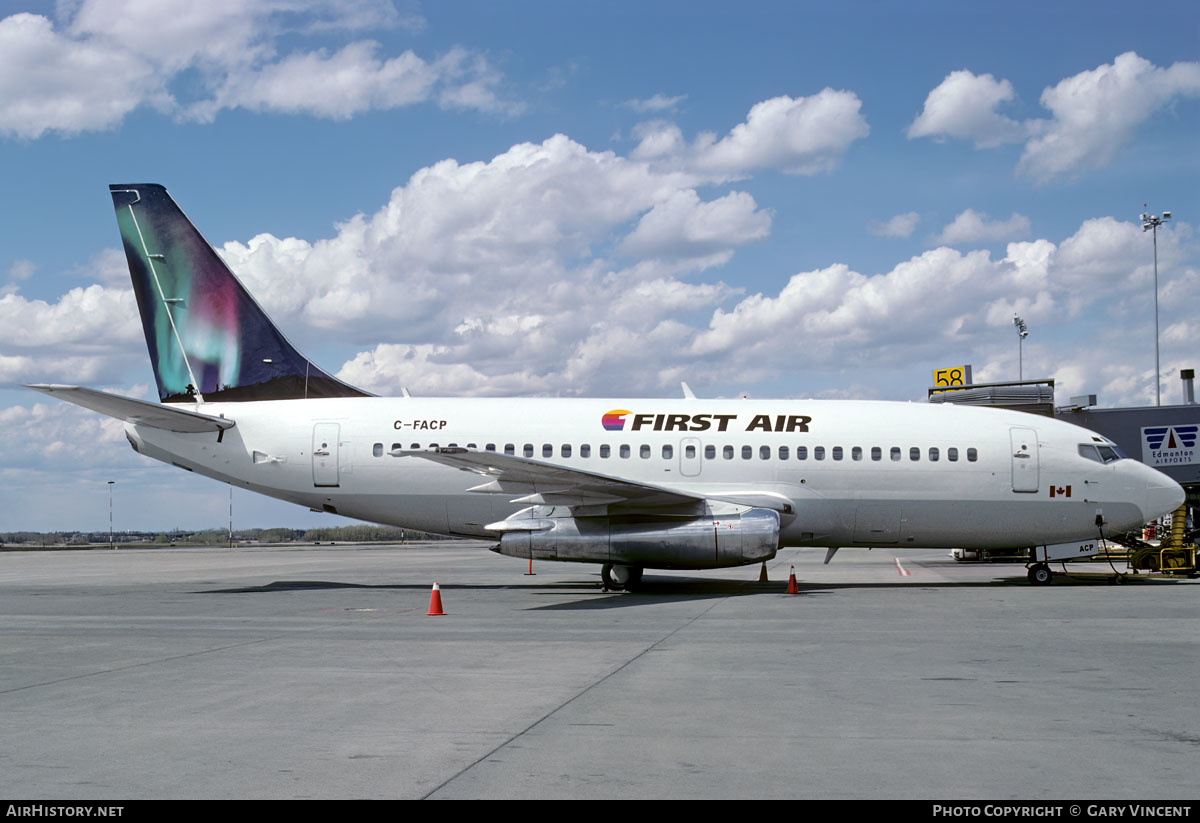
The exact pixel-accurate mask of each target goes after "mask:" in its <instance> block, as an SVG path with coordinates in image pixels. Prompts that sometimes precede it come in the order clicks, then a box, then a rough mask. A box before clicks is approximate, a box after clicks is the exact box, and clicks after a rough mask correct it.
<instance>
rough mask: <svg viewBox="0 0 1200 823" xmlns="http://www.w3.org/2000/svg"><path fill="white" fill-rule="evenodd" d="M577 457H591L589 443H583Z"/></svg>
mask: <svg viewBox="0 0 1200 823" xmlns="http://www.w3.org/2000/svg"><path fill="white" fill-rule="evenodd" d="M579 456H580V457H591V456H592V445H591V443H584V444H583V445H582V446H580V447H579Z"/></svg>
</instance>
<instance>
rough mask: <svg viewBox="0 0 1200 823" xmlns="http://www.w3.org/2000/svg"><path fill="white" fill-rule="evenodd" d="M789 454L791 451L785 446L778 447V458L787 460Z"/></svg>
mask: <svg viewBox="0 0 1200 823" xmlns="http://www.w3.org/2000/svg"><path fill="white" fill-rule="evenodd" d="M790 456H791V453H790V451H789V449H788V447H787V446H780V447H779V459H780V460H787V459H788V458H789V457H790Z"/></svg>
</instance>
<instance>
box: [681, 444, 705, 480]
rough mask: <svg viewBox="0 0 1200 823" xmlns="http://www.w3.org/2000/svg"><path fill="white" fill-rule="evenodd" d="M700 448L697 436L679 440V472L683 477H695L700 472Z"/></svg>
mask: <svg viewBox="0 0 1200 823" xmlns="http://www.w3.org/2000/svg"><path fill="white" fill-rule="evenodd" d="M700 449H701V446H700V438H698V437H685V438H683V439H682V440H680V441H679V473H680V474H681V475H683V476H684V477H696V476H697V475H698V474H700V468H701V466H702V465H703V464H702V458H701V456H700Z"/></svg>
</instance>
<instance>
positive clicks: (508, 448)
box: [504, 443, 517, 457]
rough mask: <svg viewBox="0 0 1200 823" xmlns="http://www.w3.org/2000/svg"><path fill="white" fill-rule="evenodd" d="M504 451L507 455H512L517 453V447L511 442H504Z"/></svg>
mask: <svg viewBox="0 0 1200 823" xmlns="http://www.w3.org/2000/svg"><path fill="white" fill-rule="evenodd" d="M504 453H505V454H507V455H508V456H509V457H512V456H514V455H515V454H516V453H517V447H516V446H514V445H513V444H512V443H505V444H504Z"/></svg>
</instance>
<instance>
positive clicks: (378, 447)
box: [371, 443, 383, 457]
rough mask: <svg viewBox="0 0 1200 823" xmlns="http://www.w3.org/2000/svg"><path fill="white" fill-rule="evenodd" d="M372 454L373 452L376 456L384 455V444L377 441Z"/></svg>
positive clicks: (372, 448)
mask: <svg viewBox="0 0 1200 823" xmlns="http://www.w3.org/2000/svg"><path fill="white" fill-rule="evenodd" d="M371 454H373V455H374V456H375V457H383V444H382V443H376V444H375V445H374V446H372V447H371Z"/></svg>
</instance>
